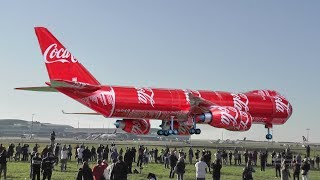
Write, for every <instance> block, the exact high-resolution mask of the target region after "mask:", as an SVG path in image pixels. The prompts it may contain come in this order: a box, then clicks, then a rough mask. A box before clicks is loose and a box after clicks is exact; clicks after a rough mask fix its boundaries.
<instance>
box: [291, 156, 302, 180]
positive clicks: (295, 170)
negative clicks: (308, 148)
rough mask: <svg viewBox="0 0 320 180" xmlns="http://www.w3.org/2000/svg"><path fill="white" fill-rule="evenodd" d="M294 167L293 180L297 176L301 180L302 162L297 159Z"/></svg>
mask: <svg viewBox="0 0 320 180" xmlns="http://www.w3.org/2000/svg"><path fill="white" fill-rule="evenodd" d="M292 167H293V180H295V179H296V178H297V179H298V180H299V176H300V164H299V163H298V162H297V161H296V160H294V161H293V165H292Z"/></svg>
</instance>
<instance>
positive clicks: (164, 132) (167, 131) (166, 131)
mask: <svg viewBox="0 0 320 180" xmlns="http://www.w3.org/2000/svg"><path fill="white" fill-rule="evenodd" d="M166 123H167V122H164V121H162V124H161V125H160V127H161V128H162V129H160V130H158V131H157V134H158V135H159V136H162V135H164V136H169V135H178V130H177V129H174V128H173V123H174V116H171V120H170V127H169V129H164V127H166Z"/></svg>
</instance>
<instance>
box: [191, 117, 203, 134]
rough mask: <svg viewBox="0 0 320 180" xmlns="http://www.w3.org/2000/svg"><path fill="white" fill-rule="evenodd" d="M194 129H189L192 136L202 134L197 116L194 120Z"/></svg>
mask: <svg viewBox="0 0 320 180" xmlns="http://www.w3.org/2000/svg"><path fill="white" fill-rule="evenodd" d="M192 123H193V128H191V129H189V133H190V134H191V135H192V134H201V129H198V128H197V122H196V116H194V118H193V119H192Z"/></svg>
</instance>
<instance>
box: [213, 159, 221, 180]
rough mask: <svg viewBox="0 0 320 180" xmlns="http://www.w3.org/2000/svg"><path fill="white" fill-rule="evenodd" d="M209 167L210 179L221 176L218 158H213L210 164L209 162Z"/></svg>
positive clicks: (217, 179) (218, 178)
mask: <svg viewBox="0 0 320 180" xmlns="http://www.w3.org/2000/svg"><path fill="white" fill-rule="evenodd" d="M211 168H212V179H213V180H220V176H221V173H220V171H221V168H222V164H221V161H220V159H217V160H215V161H214V162H213V163H212V164H211Z"/></svg>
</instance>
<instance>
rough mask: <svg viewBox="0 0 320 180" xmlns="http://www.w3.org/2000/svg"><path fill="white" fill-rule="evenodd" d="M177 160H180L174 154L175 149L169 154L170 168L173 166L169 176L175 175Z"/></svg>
mask: <svg viewBox="0 0 320 180" xmlns="http://www.w3.org/2000/svg"><path fill="white" fill-rule="evenodd" d="M177 161H178V158H177V157H176V155H175V154H174V151H171V154H170V156H169V162H170V168H171V169H170V175H169V178H173V177H174V168H175V167H176V164H177Z"/></svg>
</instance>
